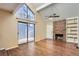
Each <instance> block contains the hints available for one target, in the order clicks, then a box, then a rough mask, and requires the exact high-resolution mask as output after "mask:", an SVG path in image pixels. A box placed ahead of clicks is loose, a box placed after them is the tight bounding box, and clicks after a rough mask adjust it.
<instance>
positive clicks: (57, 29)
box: [53, 20, 66, 41]
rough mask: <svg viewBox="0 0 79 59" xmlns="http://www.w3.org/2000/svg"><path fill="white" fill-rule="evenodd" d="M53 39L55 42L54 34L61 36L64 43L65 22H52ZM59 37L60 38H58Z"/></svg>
mask: <svg viewBox="0 0 79 59" xmlns="http://www.w3.org/2000/svg"><path fill="white" fill-rule="evenodd" d="M53 33H54V34H53V35H54V37H53V39H55V40H56V37H55V36H56V34H58V35H59V34H60V35H62V36H63V41H66V20H59V21H54V22H53ZM60 37H61V36H60Z"/></svg>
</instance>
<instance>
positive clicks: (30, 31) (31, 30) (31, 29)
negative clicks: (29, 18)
mask: <svg viewBox="0 0 79 59" xmlns="http://www.w3.org/2000/svg"><path fill="white" fill-rule="evenodd" d="M34 32H35V29H34V24H28V42H30V41H34V37H35V33H34Z"/></svg>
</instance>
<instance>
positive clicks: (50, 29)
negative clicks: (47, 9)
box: [46, 22, 53, 39]
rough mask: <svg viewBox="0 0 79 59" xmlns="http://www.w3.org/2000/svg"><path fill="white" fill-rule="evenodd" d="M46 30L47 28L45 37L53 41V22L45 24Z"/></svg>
mask: <svg viewBox="0 0 79 59" xmlns="http://www.w3.org/2000/svg"><path fill="white" fill-rule="evenodd" d="M46 28H47V29H46V30H47V32H46V37H47V38H48V39H53V22H49V23H47V26H46Z"/></svg>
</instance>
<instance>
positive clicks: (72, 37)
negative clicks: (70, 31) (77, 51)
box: [67, 37, 77, 39]
mask: <svg viewBox="0 0 79 59" xmlns="http://www.w3.org/2000/svg"><path fill="white" fill-rule="evenodd" d="M67 38H72V39H77V37H67Z"/></svg>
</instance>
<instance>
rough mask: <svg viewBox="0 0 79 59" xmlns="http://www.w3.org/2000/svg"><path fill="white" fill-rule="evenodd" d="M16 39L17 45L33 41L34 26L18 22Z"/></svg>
mask: <svg viewBox="0 0 79 59" xmlns="http://www.w3.org/2000/svg"><path fill="white" fill-rule="evenodd" d="M18 39H19V44H22V43H26V42H31V41H34V40H35V25H34V24H31V23H30V24H29V23H23V22H18Z"/></svg>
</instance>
